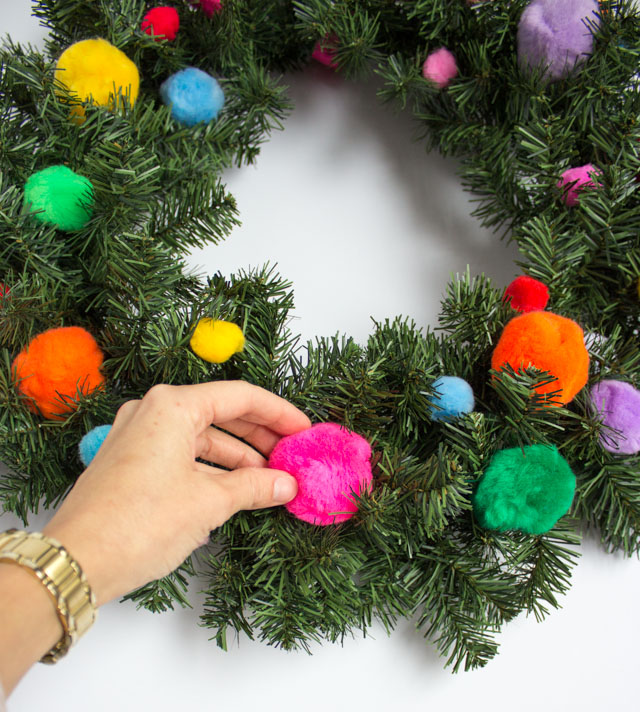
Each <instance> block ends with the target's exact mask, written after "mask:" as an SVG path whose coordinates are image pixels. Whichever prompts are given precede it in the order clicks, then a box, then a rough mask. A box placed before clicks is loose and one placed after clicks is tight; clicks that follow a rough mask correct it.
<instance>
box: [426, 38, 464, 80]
mask: <svg viewBox="0 0 640 712" xmlns="http://www.w3.org/2000/svg"><path fill="white" fill-rule="evenodd" d="M457 74H458V65H457V64H456V58H455V57H454V56H453V54H452V53H451V52H450V51H449V50H448V49H447V48H446V47H441V48H440V49H437V50H435V52H431V54H430V55H429V56H428V57H427V59H426V60H425V62H424V64H423V65H422V76H423V77H424V78H425V79H428V80H429V81H430V82H433V83H434V84H435V85H436V86H437V87H438V88H439V89H444V88H445V87H446V86H449V83H450V82H451V80H452V79H453V78H454V77H455V76H457Z"/></svg>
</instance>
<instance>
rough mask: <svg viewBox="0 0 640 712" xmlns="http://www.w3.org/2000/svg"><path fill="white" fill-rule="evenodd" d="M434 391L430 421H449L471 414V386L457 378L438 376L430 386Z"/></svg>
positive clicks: (472, 404) (472, 402) (472, 401)
mask: <svg viewBox="0 0 640 712" xmlns="http://www.w3.org/2000/svg"><path fill="white" fill-rule="evenodd" d="M431 387H432V389H433V391H434V397H433V399H432V402H433V405H434V406H437V407H433V408H431V420H451V418H455V417H457V416H459V415H464V414H465V413H471V411H472V410H473V406H474V400H473V390H472V388H471V386H470V385H469V384H468V383H467V382H466V381H465V380H464V378H459V377H458V376H440V377H439V378H436V380H435V381H434V382H433V383H432V384H431Z"/></svg>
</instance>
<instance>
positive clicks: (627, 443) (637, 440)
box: [589, 380, 640, 455]
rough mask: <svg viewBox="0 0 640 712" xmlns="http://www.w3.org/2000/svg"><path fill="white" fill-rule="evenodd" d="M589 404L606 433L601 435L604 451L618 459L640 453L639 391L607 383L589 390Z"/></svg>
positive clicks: (629, 385) (619, 383)
mask: <svg viewBox="0 0 640 712" xmlns="http://www.w3.org/2000/svg"><path fill="white" fill-rule="evenodd" d="M589 395H590V396H591V402H592V403H593V407H594V408H595V409H596V410H597V412H598V414H599V415H600V418H601V420H602V422H603V424H604V425H606V426H607V427H608V428H612V429H613V430H616V431H618V432H612V431H610V430H607V431H606V432H605V431H603V432H602V433H601V434H600V443H601V444H602V447H603V448H604V449H605V450H608V451H609V452H613V453H618V454H621V455H634V454H635V453H637V452H640V391H639V390H638V389H637V388H634V387H633V386H632V385H631V384H630V383H625V382H624V381H615V380H606V381H601V382H600V383H597V384H596V385H595V386H594V387H593V388H592V389H591V393H590V394H589Z"/></svg>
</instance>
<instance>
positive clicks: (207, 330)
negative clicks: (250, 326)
mask: <svg viewBox="0 0 640 712" xmlns="http://www.w3.org/2000/svg"><path fill="white" fill-rule="evenodd" d="M189 343H190V345H191V348H192V349H193V351H194V353H196V354H197V355H198V356H200V358H202V359H204V360H205V361H210V362H211V363H223V362H224V361H227V360H228V359H230V358H231V357H232V356H233V354H236V353H238V352H239V351H242V349H243V348H244V334H243V333H242V329H241V328H240V327H239V326H237V324H233V323H232V322H230V321H221V320H216V321H214V320H213V319H210V318H209V317H204V318H202V319H200V321H199V322H198V324H197V325H196V328H195V330H194V332H193V335H192V336H191V341H190V342H189Z"/></svg>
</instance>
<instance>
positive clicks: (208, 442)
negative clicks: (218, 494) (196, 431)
mask: <svg viewBox="0 0 640 712" xmlns="http://www.w3.org/2000/svg"><path fill="white" fill-rule="evenodd" d="M196 457H201V458H202V459H203V460H207V461H208V462H213V463H215V464H216V465H222V466H223V467H229V468H231V469H236V468H239V467H264V466H265V465H266V464H267V461H266V460H265V458H264V457H262V455H261V454H260V453H259V452H256V451H255V450H254V449H253V448H252V447H249V445H247V444H246V443H243V442H241V441H240V440H238V439H237V438H234V437H233V436H231V435H228V434H227V433H223V432H222V431H221V430H217V429H216V428H206V429H205V430H204V431H203V432H202V433H201V434H200V435H199V436H198V438H197V439H196Z"/></svg>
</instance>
